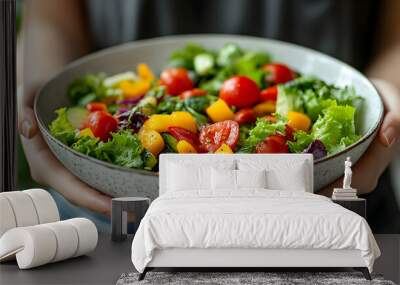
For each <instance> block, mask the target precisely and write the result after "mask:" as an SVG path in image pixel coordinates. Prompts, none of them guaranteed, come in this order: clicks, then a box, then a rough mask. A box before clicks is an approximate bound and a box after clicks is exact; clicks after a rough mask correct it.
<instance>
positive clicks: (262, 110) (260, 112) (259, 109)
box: [253, 100, 276, 117]
mask: <svg viewBox="0 0 400 285" xmlns="http://www.w3.org/2000/svg"><path fill="white" fill-rule="evenodd" d="M275 108H276V102H275V101H271V100H269V101H265V102H262V103H260V104H257V105H255V106H254V108H253V111H254V115H256V116H257V117H262V116H264V115H266V114H270V113H274V112H275Z"/></svg>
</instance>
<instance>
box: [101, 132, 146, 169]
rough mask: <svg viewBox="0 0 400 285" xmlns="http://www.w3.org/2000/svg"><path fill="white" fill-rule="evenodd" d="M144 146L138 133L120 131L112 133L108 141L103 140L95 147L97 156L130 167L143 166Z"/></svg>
mask: <svg viewBox="0 0 400 285" xmlns="http://www.w3.org/2000/svg"><path fill="white" fill-rule="evenodd" d="M143 150H144V148H143V146H142V143H141V142H140V139H139V136H138V135H137V134H132V132H130V131H120V132H118V133H114V134H112V139H111V140H109V141H108V142H105V143H103V142H101V143H99V145H98V146H97V148H96V149H95V155H96V157H97V158H99V159H101V160H105V161H109V162H112V163H114V164H116V165H120V166H125V167H129V168H143V165H144V162H143V159H142V157H141V153H142V152H143Z"/></svg>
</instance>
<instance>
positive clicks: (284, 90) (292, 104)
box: [276, 85, 304, 116]
mask: <svg viewBox="0 0 400 285" xmlns="http://www.w3.org/2000/svg"><path fill="white" fill-rule="evenodd" d="M290 111H296V112H302V113H304V108H303V100H302V96H301V90H299V89H296V88H292V87H290V86H287V85H278V98H277V100H276V112H277V113H278V114H280V115H281V116H287V114H288V112H290Z"/></svg>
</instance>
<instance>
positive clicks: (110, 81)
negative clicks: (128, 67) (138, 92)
mask: <svg viewBox="0 0 400 285" xmlns="http://www.w3.org/2000/svg"><path fill="white" fill-rule="evenodd" d="M138 79H139V78H138V76H137V75H136V73H134V72H133V71H127V72H122V73H118V74H115V75H112V76H110V77H107V78H106V79H104V81H103V84H104V86H105V87H114V86H115V85H117V84H118V83H120V82H121V81H124V80H129V81H136V80H138Z"/></svg>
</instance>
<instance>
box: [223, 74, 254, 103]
mask: <svg viewBox="0 0 400 285" xmlns="http://www.w3.org/2000/svg"><path fill="white" fill-rule="evenodd" d="M219 97H220V98H221V99H222V100H224V101H225V102H226V103H228V105H230V106H236V107H238V108H244V107H250V106H252V105H254V104H255V103H257V102H258V101H259V99H260V91H259V90H258V87H257V84H256V83H255V82H254V81H253V80H251V79H250V78H248V77H246V76H234V77H232V78H230V79H228V80H225V82H224V83H223V84H222V87H221V90H220V91H219Z"/></svg>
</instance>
